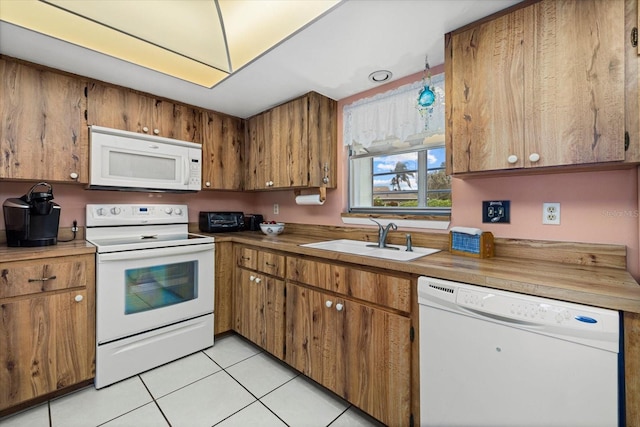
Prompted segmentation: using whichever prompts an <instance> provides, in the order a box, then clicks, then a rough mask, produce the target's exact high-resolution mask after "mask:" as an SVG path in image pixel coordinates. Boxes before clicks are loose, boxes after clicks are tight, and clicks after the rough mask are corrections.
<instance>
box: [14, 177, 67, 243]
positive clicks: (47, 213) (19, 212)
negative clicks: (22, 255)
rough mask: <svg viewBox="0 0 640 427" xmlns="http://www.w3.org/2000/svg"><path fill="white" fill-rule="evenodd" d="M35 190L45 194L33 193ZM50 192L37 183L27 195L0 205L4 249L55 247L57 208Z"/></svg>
mask: <svg viewBox="0 0 640 427" xmlns="http://www.w3.org/2000/svg"><path fill="white" fill-rule="evenodd" d="M38 187H46V188H47V190H46V191H40V192H35V191H34V190H35V189H36V188H38ZM52 199H53V188H51V185H49V184H47V183H46V182H40V183H38V184H36V185H34V186H33V187H31V189H30V190H29V192H28V193H27V194H25V195H24V196H22V197H20V198H17V199H7V200H5V201H4V204H3V205H2V209H3V211H4V225H5V230H6V232H7V246H14V247H15V246H29V247H33V246H50V245H55V244H57V243H58V226H59V224H60V206H59V205H58V204H57V203H54V202H52V201H51V200H52Z"/></svg>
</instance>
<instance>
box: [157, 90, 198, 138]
mask: <svg viewBox="0 0 640 427" xmlns="http://www.w3.org/2000/svg"><path fill="white" fill-rule="evenodd" d="M153 105H154V109H153V113H154V116H153V132H154V133H155V134H157V135H158V136H163V137H165V138H173V139H179V140H181V141H188V142H195V143H198V144H201V143H202V124H201V120H202V112H201V111H200V110H197V109H195V108H191V107H188V106H186V105H182V104H177V103H173V102H170V101H165V100H160V99H154V100H153Z"/></svg>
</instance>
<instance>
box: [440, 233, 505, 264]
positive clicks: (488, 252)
mask: <svg viewBox="0 0 640 427" xmlns="http://www.w3.org/2000/svg"><path fill="white" fill-rule="evenodd" d="M449 252H451V253H452V254H454V255H463V256H469V257H474V258H491V257H493V256H494V255H495V247H494V244H493V234H492V233H491V232H489V231H485V232H483V233H482V234H476V235H474V234H466V233H460V232H456V231H450V232H449Z"/></svg>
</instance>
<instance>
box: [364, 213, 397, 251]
mask: <svg viewBox="0 0 640 427" xmlns="http://www.w3.org/2000/svg"><path fill="white" fill-rule="evenodd" d="M369 219H370V220H371V221H373V222H375V223H376V224H378V244H377V245H367V246H371V247H377V248H386V249H399V248H396V247H393V246H387V234H389V230H390V229H391V230H393V231H396V230H397V229H398V226H397V225H395V224H394V223H393V222H390V223H389V224H387V226H386V227H383V226H382V224H380V223H379V222H378V221H376V220H375V219H373V218H369Z"/></svg>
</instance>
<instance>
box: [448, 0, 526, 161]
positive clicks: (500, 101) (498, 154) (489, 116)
mask: <svg viewBox="0 0 640 427" xmlns="http://www.w3.org/2000/svg"><path fill="white" fill-rule="evenodd" d="M523 31H524V15H523V12H522V10H517V11H515V12H513V13H510V14H508V15H504V16H501V17H499V18H496V19H493V20H491V21H487V22H484V23H482V24H480V25H478V26H476V27H473V28H471V29H469V30H467V31H464V32H461V33H457V34H454V35H453V36H452V37H451V41H450V43H451V46H450V47H449V49H448V52H449V54H450V58H448V60H449V61H451V66H450V69H451V74H450V75H447V84H449V81H451V82H452V89H451V90H450V91H447V95H449V96H450V97H451V99H450V100H449V99H448V100H447V103H451V109H450V110H447V111H448V112H450V117H449V118H448V121H450V122H451V130H452V132H450V135H451V138H452V145H453V147H452V151H453V153H452V155H453V159H452V161H453V172H454V173H464V172H477V171H485V170H492V169H506V168H514V167H515V168H518V167H522V166H523V161H522V150H523V143H524V123H523V121H524V111H523V108H524V99H523V95H524V81H523V78H524V68H523V67H524V65H523V47H522V46H523V45H522V41H523ZM510 156H514V157H511V161H513V163H510V162H509V160H510V159H509V157H510Z"/></svg>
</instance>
